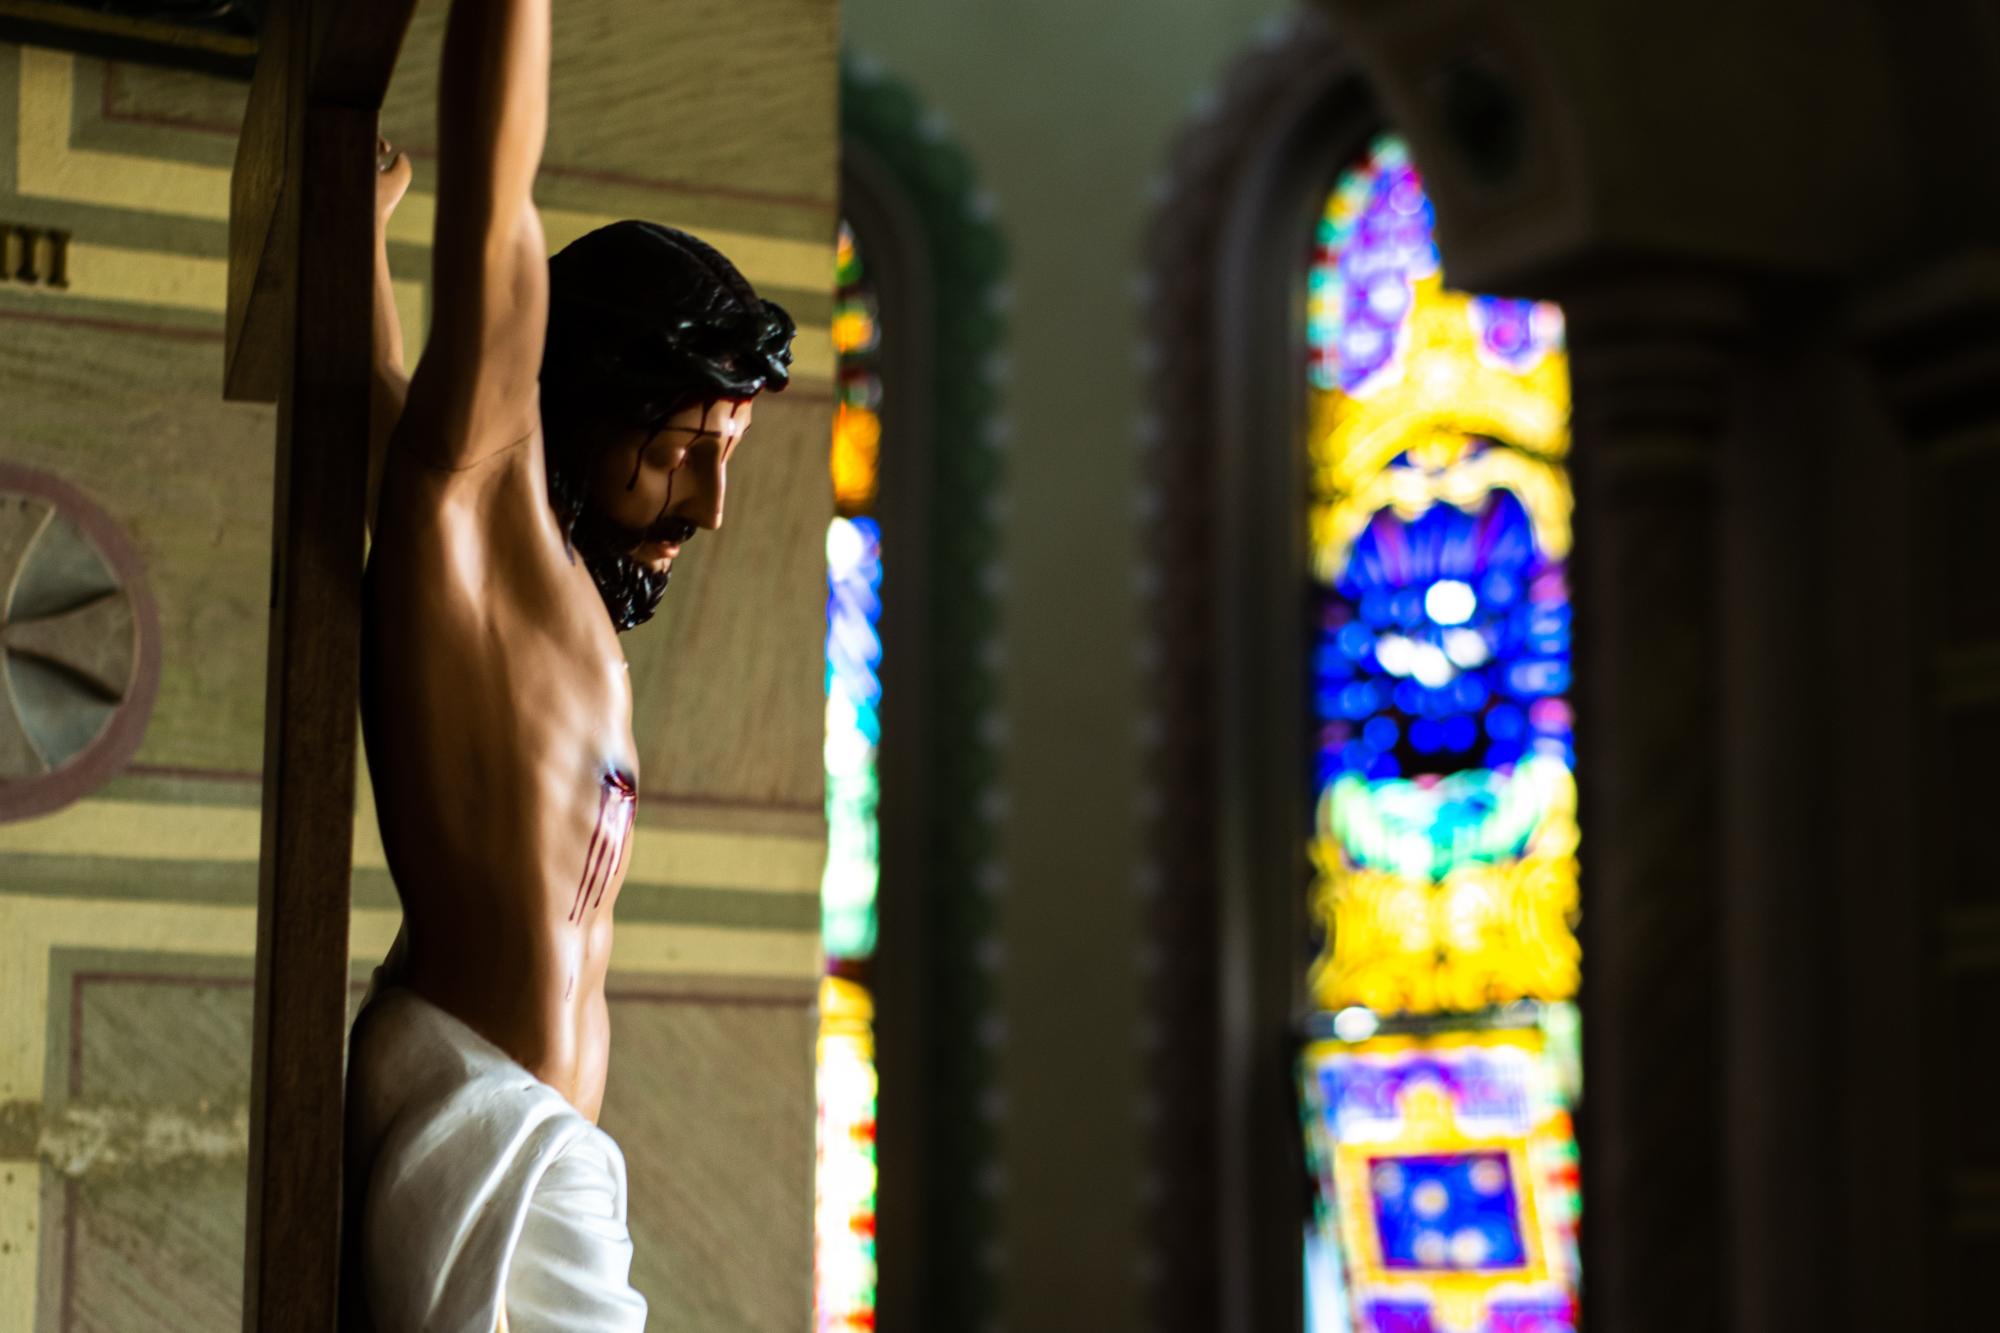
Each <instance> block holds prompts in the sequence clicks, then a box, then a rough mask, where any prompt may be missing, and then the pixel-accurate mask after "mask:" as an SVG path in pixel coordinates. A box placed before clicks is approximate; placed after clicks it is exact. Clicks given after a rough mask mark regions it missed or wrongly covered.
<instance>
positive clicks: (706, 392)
mask: <svg viewBox="0 0 2000 1333" xmlns="http://www.w3.org/2000/svg"><path fill="white" fill-rule="evenodd" d="M793 332H794V326H793V323H792V317H791V316H790V315H788V314H786V313H785V311H784V308H783V307H781V306H779V305H777V304H775V303H773V302H770V301H766V300H764V299H763V298H762V297H760V296H758V295H757V293H756V290H755V289H754V288H752V287H751V286H750V284H749V282H748V281H747V280H745V278H744V277H743V275H742V274H741V273H740V272H738V271H737V269H736V266H735V265H734V264H732V263H730V262H729V260H728V259H726V258H724V257H723V255H722V253H721V252H720V251H718V250H716V249H715V247H714V246H711V245H708V244H707V243H705V242H703V241H700V240H697V239H696V238H695V237H693V236H690V235H688V234H687V233H686V232H684V231H677V230H675V229H674V228H672V227H663V226H660V225H659V224H658V223H654V222H633V221H627V222H614V223H612V224H610V225H609V226H606V227H599V228H598V229H597V230H596V231H593V232H591V233H589V234H588V235H585V236H581V237H579V238H577V239H576V240H574V241H572V242H570V243H569V244H568V245H566V246H564V247H563V249H562V250H561V251H560V252H559V253H558V254H557V255H556V256H555V257H554V258H552V259H550V260H549V329H548V340H547V341H546V342H545V343H544V344H543V350H542V421H543V425H544V430H543V436H544V450H545V453H546V457H547V464H548V481H549V500H550V503H551V504H553V505H554V507H555V511H556V515H557V519H558V521H559V522H560V524H561V526H562V530H563V534H564V536H565V537H567V536H568V535H569V534H570V532H571V531H572V530H573V529H574V528H575V525H576V522H577V519H578V518H579V517H580V516H581V515H582V513H583V509H584V505H585V503H586V501H587V499H588V497H589V494H590V476H591V471H592V467H593V465H594V463H595V462H596V458H595V451H596V448H597V447H598V442H600V441H601V440H602V438H603V433H602V432H601V431H595V430H589V429H582V430H579V429H577V428H576V427H577V426H579V425H582V424H584V423H586V422H588V421H591V420H593V419H594V420H596V421H599V422H605V421H608V422H612V423H616V424H618V425H625V426H650V425H657V424H658V423H659V422H661V421H664V420H665V419H666V418H667V417H669V416H672V415H673V414H674V413H675V412H678V411H680V410H681V409H682V408H685V407H689V406H692V405H693V404H695V403H702V402H726V401H730V400H734V399H743V398H749V397H752V396H754V395H755V394H757V393H759V392H761V391H762V390H764V389H772V390H779V389H783V388H784V387H785V385H786V384H787V383H788V382H789V381H790V379H791V364H792V346H791V345H792V334H793Z"/></svg>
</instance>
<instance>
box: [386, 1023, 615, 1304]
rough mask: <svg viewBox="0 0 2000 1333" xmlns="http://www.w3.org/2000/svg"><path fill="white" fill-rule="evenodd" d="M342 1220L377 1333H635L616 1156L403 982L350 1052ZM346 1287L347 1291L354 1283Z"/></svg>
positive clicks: (587, 1126)
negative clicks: (356, 1230)
mask: <svg viewBox="0 0 2000 1333" xmlns="http://www.w3.org/2000/svg"><path fill="white" fill-rule="evenodd" d="M348 1069H349V1074H348V1089H349V1092H348V1112H347V1113H348V1143H347V1151H348V1154H349V1163H350V1166H352V1167H354V1168H356V1174H355V1175H354V1176H352V1177H350V1179H352V1180H354V1181H356V1182H357V1183H361V1182H365V1184H363V1186H362V1189H361V1190H360V1193H361V1194H362V1196H363V1197H362V1198H361V1199H359V1200H352V1199H351V1200H350V1205H349V1212H348V1219H349V1220H348V1225H350V1226H353V1225H354V1224H355V1222H356V1221H357V1219H356V1216H355V1212H354V1205H355V1203H357V1202H358V1203H359V1206H360V1216H359V1218H358V1221H359V1224H360V1227H361V1232H360V1234H359V1236H358V1237H356V1239H357V1240H358V1241H359V1245H358V1246H357V1247H356V1248H355V1250H354V1251H353V1252H354V1254H355V1256H356V1258H357V1259H358V1260H359V1262H360V1265H361V1273H360V1282H359V1287H360V1290H361V1291H363V1292H365V1293H366V1300H367V1303H368V1312H369V1314H370V1316H371V1317H372V1324H373V1328H374V1330H375V1333H494V1330H495V1329H496V1328H497V1327H498V1326H499V1322H500V1312H501V1309H502V1307H503V1305H504V1307H505V1309H506V1312H507V1328H508V1333H556V1330H567V1331H568V1333H641V1331H642V1330H643V1329H644V1328H645V1326H646V1300H645V1298H644V1297H643V1296H641V1295H640V1294H639V1293H638V1292H636V1291H634V1290H633V1289H632V1285H631V1282H630V1280H629V1275H630V1272H631V1267H632V1240H631V1237H630V1235H629V1234H628V1233H627V1231H626V1229H625V1158H624V1156H623V1154H621V1153H620V1152H619V1151H618V1145H617V1143H616V1142H614V1141H613V1140H612V1138H611V1136H610V1135H609V1134H606V1133H605V1132H604V1131H603V1130H601V1129H599V1128H598V1127H597V1126H595V1125H593V1124H591V1123H590V1121H588V1120H586V1119H585V1118H584V1117H583V1116H582V1115H580V1114H578V1112H577V1111H576V1108H574V1107H572V1106H571V1105H570V1104H569V1102H568V1101H567V1100H566V1099H565V1098H564V1097H563V1095H562V1094H561V1093H559V1092H557V1091H556V1090H555V1089H554V1088H552V1087H550V1086H549V1085H548V1084H546V1083H543V1082H542V1081H541V1080H539V1079H537V1078H536V1077H535V1076H534V1075H533V1074H530V1073H529V1072H528V1071H527V1070H525V1069H523V1068H522V1067H521V1066H520V1065H518V1064H516V1063H514V1061H513V1060H511V1059H509V1058H508V1056H507V1054H506V1052H504V1051H502V1050H501V1049H500V1048H499V1047H497V1046H495V1045H493V1044H492V1043H491V1042H489V1041H487V1040H486V1039H485V1038H484V1037H481V1036H480V1035H479V1034H478V1033H476V1032H474V1031H473V1030H472V1029H471V1028H469V1027H467V1026H466V1025H465V1024H464V1023H462V1022H460V1021H459V1020H458V1019H456V1018H454V1017H452V1016H451V1015H450V1014H448V1013H446V1012H445V1011H444V1010H442V1009H440V1008H438V1007H437V1006H436V1005H434V1004H432V1003H430V1002H429V1001H428V1000H425V999H424V998H423V997H421V996H419V995H417V994H415V993H414V992H412V991H408V990H404V989H401V988H394V987H392V988H389V989H386V990H384V991H382V992H381V993H380V994H379V995H377V996H375V997H374V998H372V999H371V1000H370V1001H369V1003H368V1005H367V1007H366V1008H365V1009H364V1010H363V1012H362V1015H361V1017H360V1018H359V1019H357V1020H356V1022H355V1026H354V1044H353V1049H352V1051H351V1052H350V1054H349V1060H348ZM350 1290H352V1288H350Z"/></svg>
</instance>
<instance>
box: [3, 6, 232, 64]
mask: <svg viewBox="0 0 2000 1333" xmlns="http://www.w3.org/2000/svg"><path fill="white" fill-rule="evenodd" d="M263 9H264V5H263V4H262V3H261V0H95V2H94V3H79V2H78V0H0V41H7V42H19V43H21V44H22V45H24V46H46V47H53V48H55V49H57V50H62V51H78V52H82V53H84V54H87V55H94V56H103V57H105V58H106V59H109V60H136V61H140V62H142V63H145V64H151V65H169V66H174V67H176V68H180V69H194V70H201V71H204V72H205V73H209V74H221V75H224V76H226V77H229V78H237V79H247V78H249V77H250V71H251V68H252V66H253V65H254V64H255V62H256V59H257V36H258V33H259V31H260V30H261V29H262V27H263Z"/></svg>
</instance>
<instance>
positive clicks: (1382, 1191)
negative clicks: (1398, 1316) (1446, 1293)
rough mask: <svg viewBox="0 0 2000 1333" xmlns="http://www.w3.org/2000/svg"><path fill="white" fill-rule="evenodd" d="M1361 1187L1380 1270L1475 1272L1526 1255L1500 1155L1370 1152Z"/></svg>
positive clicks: (1509, 1175)
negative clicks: (1365, 1186)
mask: <svg viewBox="0 0 2000 1333" xmlns="http://www.w3.org/2000/svg"><path fill="white" fill-rule="evenodd" d="M1369 1185H1370V1193H1371V1194H1372V1196H1373V1199H1374V1203H1375V1228H1376V1234H1377V1236H1378V1237H1379V1238H1380V1240H1381V1245H1382V1263H1383V1266H1384V1267H1385V1268H1389V1269H1413V1270H1418V1271H1433V1272H1434V1271H1446V1272H1449V1271H1454V1270H1459V1271H1480V1270H1486V1269H1496V1268H1519V1267H1520V1266H1521V1265H1522V1264H1523V1263H1525V1262H1526V1261H1527V1245H1526V1243H1525V1241H1524V1240H1523V1238H1522V1235H1521V1215H1520V1212H1521V1210H1520V1203H1519V1200H1518V1199H1517V1197H1516V1193H1515V1188H1514V1176H1513V1171H1512V1169H1511V1164H1510V1163H1509V1161H1508V1159H1507V1155H1506V1154H1505V1153H1498V1152H1463V1153H1442V1154H1435V1155H1423V1156H1396V1157H1378V1158H1375V1159H1373V1160H1371V1161H1370V1163H1369Z"/></svg>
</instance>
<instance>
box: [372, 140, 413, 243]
mask: <svg viewBox="0 0 2000 1333" xmlns="http://www.w3.org/2000/svg"><path fill="white" fill-rule="evenodd" d="M410 174H411V173H410V158H409V155H408V154H406V153H403V152H401V151H399V150H398V149H397V148H395V147H394V146H393V145H391V144H390V142H389V141H388V140H387V139H384V138H383V137H382V136H380V135H377V136H375V222H376V224H377V227H378V228H379V227H383V226H387V225H388V222H389V215H390V214H391V213H394V212H395V211H396V205H397V204H400V203H402V202H403V195H404V194H405V193H407V192H408V191H409V188H410Z"/></svg>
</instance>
